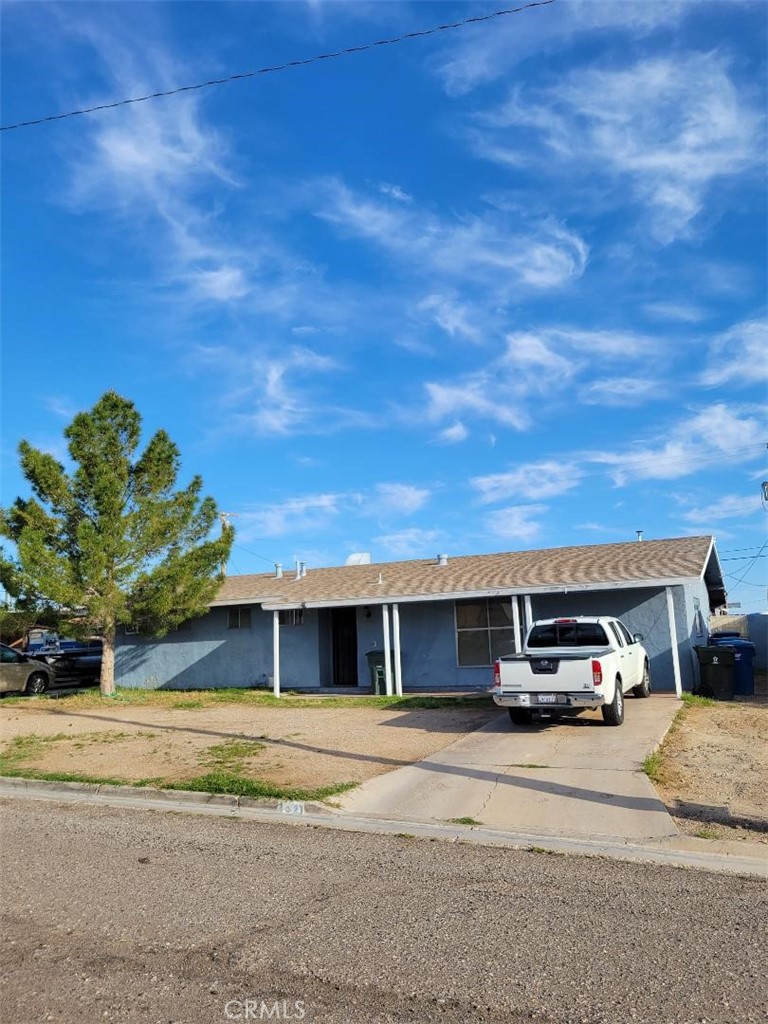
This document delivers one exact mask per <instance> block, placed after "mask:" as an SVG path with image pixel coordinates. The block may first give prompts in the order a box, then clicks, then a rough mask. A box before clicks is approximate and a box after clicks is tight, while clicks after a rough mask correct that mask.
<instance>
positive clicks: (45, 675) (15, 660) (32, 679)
mask: <svg viewBox="0 0 768 1024" xmlns="http://www.w3.org/2000/svg"><path fill="white" fill-rule="evenodd" d="M52 680H53V671H52V669H51V667H50V666H49V665H46V663H45V662H44V661H39V660H38V659H37V658H30V657H29V656H28V655H26V654H22V653H21V652H20V651H14V649H13V648H12V647H6V645H5V644H0V693H45V691H46V690H47V689H48V687H49V686H50V685H51V682H52Z"/></svg>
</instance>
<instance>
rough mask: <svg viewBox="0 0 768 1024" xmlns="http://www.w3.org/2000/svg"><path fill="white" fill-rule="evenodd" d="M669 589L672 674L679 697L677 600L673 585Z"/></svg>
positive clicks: (668, 606) (680, 680)
mask: <svg viewBox="0 0 768 1024" xmlns="http://www.w3.org/2000/svg"><path fill="white" fill-rule="evenodd" d="M665 589H666V591H667V619H668V620H669V642H670V643H671V644H672V674H673V675H674V677H675V693H676V694H677V696H678V697H682V695H683V681H682V679H681V677H680V655H679V654H678V652H677V626H676V625H675V600H674V597H673V595H672V587H666V588H665Z"/></svg>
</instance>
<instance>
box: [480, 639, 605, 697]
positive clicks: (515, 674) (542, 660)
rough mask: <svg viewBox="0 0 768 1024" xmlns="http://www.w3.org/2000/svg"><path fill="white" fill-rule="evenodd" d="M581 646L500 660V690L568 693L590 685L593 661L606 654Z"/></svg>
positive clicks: (509, 691)
mask: <svg viewBox="0 0 768 1024" xmlns="http://www.w3.org/2000/svg"><path fill="white" fill-rule="evenodd" d="M607 653H608V651H607V650H606V648H602V649H601V650H599V651H592V650H584V649H580V650H579V651H578V652H576V651H573V650H571V651H562V650H554V651H549V650H547V651H542V652H541V654H518V655H512V656H511V657H507V658H502V659H500V662H499V668H500V675H501V679H500V683H501V692H502V693H532V692H537V691H538V692H542V691H545V692H547V693H568V692H572V691H581V690H586V689H590V690H591V689H592V661H593V659H595V658H599V657H600V655H603V656H604V655H605V654H607Z"/></svg>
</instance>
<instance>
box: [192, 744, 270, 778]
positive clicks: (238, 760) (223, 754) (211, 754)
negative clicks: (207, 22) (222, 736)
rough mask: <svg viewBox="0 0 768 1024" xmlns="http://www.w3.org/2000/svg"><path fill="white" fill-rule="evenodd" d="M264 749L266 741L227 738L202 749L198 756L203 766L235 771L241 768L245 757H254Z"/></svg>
mask: <svg viewBox="0 0 768 1024" xmlns="http://www.w3.org/2000/svg"><path fill="white" fill-rule="evenodd" d="M266 749H267V745H266V743H257V742H255V741H253V740H227V741H226V742H225V743H218V744H216V746H213V747H208V749H207V750H204V751H203V753H202V754H201V756H200V764H201V765H202V767H203V768H214V769H216V770H217V771H225V772H227V771H229V772H236V773H237V772H241V771H242V770H243V768H244V767H245V765H244V763H243V762H244V761H245V760H246V759H247V758H249V757H255V756H256V755H257V754H260V753H261V752H262V750H266Z"/></svg>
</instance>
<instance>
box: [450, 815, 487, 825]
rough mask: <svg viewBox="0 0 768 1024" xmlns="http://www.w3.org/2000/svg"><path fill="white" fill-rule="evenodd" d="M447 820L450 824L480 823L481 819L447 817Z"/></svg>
mask: <svg viewBox="0 0 768 1024" xmlns="http://www.w3.org/2000/svg"><path fill="white" fill-rule="evenodd" d="M448 822H449V824H451V825H482V824H483V823H482V821H478V820H477V818H469V817H464V818H448Z"/></svg>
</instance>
